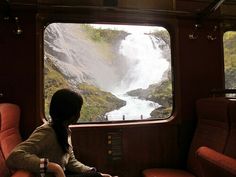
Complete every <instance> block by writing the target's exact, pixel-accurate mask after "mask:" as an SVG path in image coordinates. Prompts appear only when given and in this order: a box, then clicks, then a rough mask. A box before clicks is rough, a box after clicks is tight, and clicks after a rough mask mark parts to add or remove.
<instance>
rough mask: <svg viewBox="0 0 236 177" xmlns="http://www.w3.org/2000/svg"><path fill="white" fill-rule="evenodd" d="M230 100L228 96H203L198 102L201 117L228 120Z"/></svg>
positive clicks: (199, 116)
mask: <svg viewBox="0 0 236 177" xmlns="http://www.w3.org/2000/svg"><path fill="white" fill-rule="evenodd" d="M229 103H230V100H228V99H227V98H222V97H216V98H202V99H199V100H198V101H197V103H196V107H197V115H198V118H199V119H208V120H214V121H221V122H228V112H229V111H228V107H229Z"/></svg>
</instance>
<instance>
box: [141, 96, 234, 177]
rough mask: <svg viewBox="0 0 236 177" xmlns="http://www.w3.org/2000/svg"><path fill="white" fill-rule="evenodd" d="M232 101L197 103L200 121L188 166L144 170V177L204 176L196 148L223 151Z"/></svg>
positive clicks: (209, 100) (215, 99) (202, 101)
mask: <svg viewBox="0 0 236 177" xmlns="http://www.w3.org/2000/svg"><path fill="white" fill-rule="evenodd" d="M230 103H231V101H230V100H228V99H225V98H204V99H199V100H198V101H197V103H196V112H197V117H198V123H197V127H196V130H195V134H194V137H193V140H192V143H191V146H190V150H189V154H188V161H187V168H186V169H184V170H181V169H178V170H177V169H168V168H165V169H162V168H152V169H146V170H144V171H143V172H142V173H143V176H144V177H172V176H173V177H174V176H175V177H194V176H198V177H202V176H203V174H202V169H201V166H200V163H199V161H198V159H197V158H196V153H195V152H196V150H197V149H198V148H199V147H201V146H207V147H210V148H212V149H214V150H217V151H218V152H223V151H224V148H225V145H226V141H227V138H228V135H229V116H228V115H229V105H230Z"/></svg>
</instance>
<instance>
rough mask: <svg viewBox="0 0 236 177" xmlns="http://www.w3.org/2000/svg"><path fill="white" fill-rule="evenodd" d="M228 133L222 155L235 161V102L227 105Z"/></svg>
mask: <svg viewBox="0 0 236 177" xmlns="http://www.w3.org/2000/svg"><path fill="white" fill-rule="evenodd" d="M229 117H230V132H229V137H228V140H227V143H226V147H225V152H224V154H226V155H228V156H230V157H232V158H235V159H236V100H232V101H231V103H230V105H229Z"/></svg>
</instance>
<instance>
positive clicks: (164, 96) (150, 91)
mask: <svg viewBox="0 0 236 177" xmlns="http://www.w3.org/2000/svg"><path fill="white" fill-rule="evenodd" d="M127 94H128V95H130V96H137V97H138V98H140V99H145V100H150V101H153V102H156V103H158V104H160V105H161V107H159V108H157V109H155V110H154V111H153V112H152V113H151V117H153V118H167V117H169V116H170V114H171V111H172V84H171V80H170V79H169V80H164V81H162V82H161V83H159V84H153V85H150V86H149V87H148V88H147V89H137V90H132V91H130V92H128V93H127Z"/></svg>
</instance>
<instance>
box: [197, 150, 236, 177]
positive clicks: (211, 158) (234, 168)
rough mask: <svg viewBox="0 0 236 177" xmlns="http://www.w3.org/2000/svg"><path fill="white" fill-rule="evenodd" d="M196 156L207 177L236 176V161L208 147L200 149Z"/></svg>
mask: <svg viewBox="0 0 236 177" xmlns="http://www.w3.org/2000/svg"><path fill="white" fill-rule="evenodd" d="M196 155H197V158H198V159H199V162H200V165H201V168H202V170H203V173H204V176H205V177H216V176H224V177H235V176H236V159H234V158H231V157H229V156H226V155H224V154H222V153H219V152H216V151H215V150H213V149H210V148H208V147H200V148H198V150H197V151H196Z"/></svg>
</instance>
